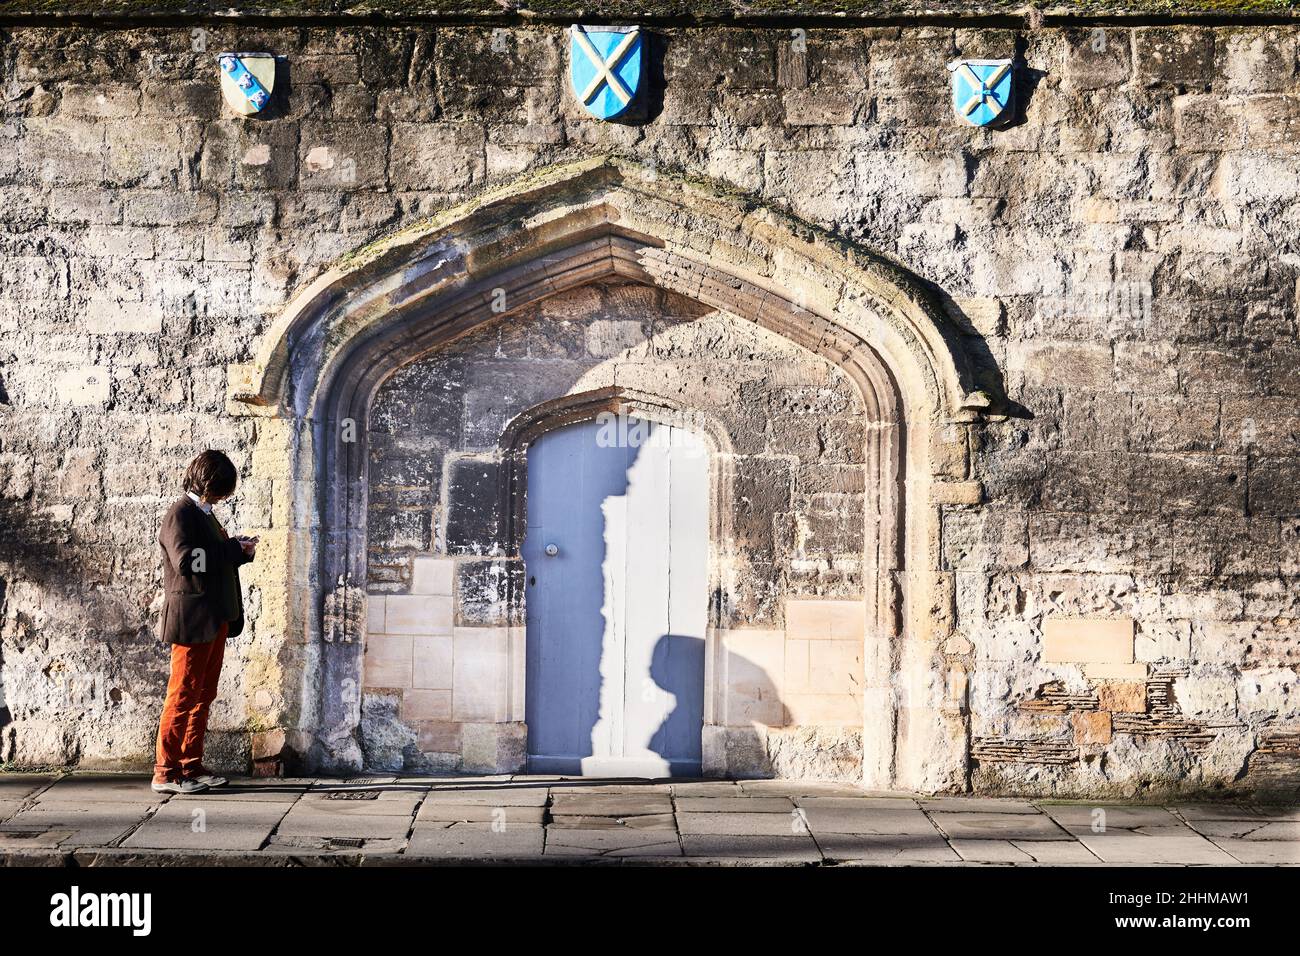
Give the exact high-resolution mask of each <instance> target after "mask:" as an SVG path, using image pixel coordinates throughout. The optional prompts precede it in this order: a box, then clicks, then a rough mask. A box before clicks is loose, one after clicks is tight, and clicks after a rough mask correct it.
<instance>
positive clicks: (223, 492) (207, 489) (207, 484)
mask: <svg viewBox="0 0 1300 956" xmlns="http://www.w3.org/2000/svg"><path fill="white" fill-rule="evenodd" d="M238 477H239V475H238V472H236V471H235V464H234V462H232V461H231V460H230V459H229V458H227V457H226V456H225V455H224V454H222V453H221V452H219V451H214V450H213V449H211V448H209V449H208V450H207V451H205V452H203V454H201V455H199V456H198V457H197V458H195V459H194V460H193V461H192V462H190V466H189V467H188V468H186V469H185V479H184V486H185V490H186V491H192V492H194V493H195V494H196V495H198V496H199V497H200V498H204V499H206V500H208V501H219V500H220V499H222V498H228V497H230V495H231V494H232V493H233V492H234V490H235V481H236V480H237V479H238Z"/></svg>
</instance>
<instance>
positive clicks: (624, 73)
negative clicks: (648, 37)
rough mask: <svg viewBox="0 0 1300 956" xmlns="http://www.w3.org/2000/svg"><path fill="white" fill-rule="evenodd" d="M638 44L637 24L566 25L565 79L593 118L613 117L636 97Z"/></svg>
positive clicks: (639, 75)
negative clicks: (634, 25)
mask: <svg viewBox="0 0 1300 956" xmlns="http://www.w3.org/2000/svg"><path fill="white" fill-rule="evenodd" d="M642 46H643V44H642V38H641V29H640V27H584V26H576V25H575V26H573V27H570V28H569V81H570V82H571V83H572V84H573V94H574V95H575V96H576V97H577V98H578V102H580V103H581V104H582V105H583V108H584V109H586V111H587V112H588V113H590V114H591V115H592V116H594V117H596V119H599V120H610V119H614V118H615V117H616V116H618V115H620V114H621V113H623V112H624V111H626V110H627V108H628V107H629V106H631V105H632V103H633V102H634V101H635V100H636V97H637V93H638V92H640V89H641V75H642V61H643V58H642V56H641V51H642Z"/></svg>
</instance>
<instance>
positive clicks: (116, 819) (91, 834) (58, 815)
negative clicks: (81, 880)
mask: <svg viewBox="0 0 1300 956" xmlns="http://www.w3.org/2000/svg"><path fill="white" fill-rule="evenodd" d="M152 810H153V807H151V806H145V805H140V804H137V803H131V802H125V801H120V800H119V801H108V802H105V803H63V804H40V803H38V804H36V805H35V806H34V807H32V808H30V809H27V810H23V811H22V812H20V813H16V814H14V815H13V816H12V817H10V818H9V819H8V820H6V821H5V822H4V823H3V824H0V830H25V831H33V830H59V831H70V832H69V833H68V835H67V836H66V837H64V838H63V839H62V840H60V841H59V844H58V845H59V846H61V847H68V846H104V845H106V844H109V843H112V842H113V841H115V840H117V839H119V838H120V837H122V836H123V835H124V834H126V833H127V832H128V831H130V830H131V828H132V827H134V826H136V825H137V824H138V823H140V821H141V820H143V819H144V818H145V817H146V816H147V815H148V814H149V813H150V812H151V811H152Z"/></svg>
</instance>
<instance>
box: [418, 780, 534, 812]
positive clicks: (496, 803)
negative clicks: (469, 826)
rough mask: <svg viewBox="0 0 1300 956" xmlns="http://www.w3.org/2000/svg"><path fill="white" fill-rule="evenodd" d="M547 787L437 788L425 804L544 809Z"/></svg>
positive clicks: (427, 797) (427, 796) (430, 792)
mask: <svg viewBox="0 0 1300 956" xmlns="http://www.w3.org/2000/svg"><path fill="white" fill-rule="evenodd" d="M547 796H548V790H547V788H546V787H511V786H509V785H504V786H499V787H492V788H488V789H479V788H474V789H469V788H461V787H441V786H440V787H435V788H434V789H432V790H430V791H429V792H428V793H427V794H426V795H425V798H424V802H425V803H454V804H458V805H460V806H485V807H544V806H546V800H547Z"/></svg>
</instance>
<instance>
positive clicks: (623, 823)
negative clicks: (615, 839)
mask: <svg viewBox="0 0 1300 956" xmlns="http://www.w3.org/2000/svg"><path fill="white" fill-rule="evenodd" d="M550 825H551V827H552V828H556V829H561V830H673V831H676V830H677V820H676V818H675V817H674V816H673V815H672V814H671V813H644V814H641V815H639V816H635V817H586V816H558V817H556V816H553V817H551V824H550Z"/></svg>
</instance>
